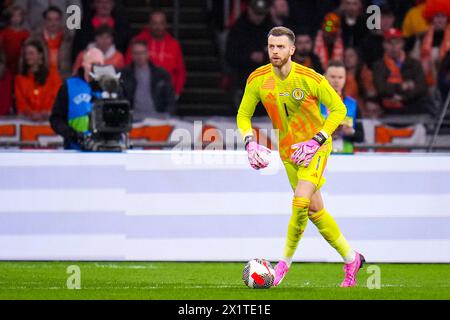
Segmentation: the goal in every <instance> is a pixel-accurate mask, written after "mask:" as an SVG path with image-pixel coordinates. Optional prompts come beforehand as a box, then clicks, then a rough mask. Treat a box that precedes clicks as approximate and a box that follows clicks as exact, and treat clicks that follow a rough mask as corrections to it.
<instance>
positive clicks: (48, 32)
mask: <svg viewBox="0 0 450 320" xmlns="http://www.w3.org/2000/svg"><path fill="white" fill-rule="evenodd" d="M42 15H43V17H44V22H43V26H42V28H39V29H38V30H37V31H36V32H35V33H33V34H32V35H31V37H32V38H33V39H38V40H39V41H41V42H42V43H44V44H45V45H46V49H47V52H48V63H49V67H50V68H51V69H54V70H58V72H59V75H60V76H61V78H63V79H65V78H67V77H68V76H69V75H70V69H71V68H70V67H71V66H70V62H71V56H70V55H71V49H72V48H71V46H72V40H73V38H72V36H71V35H70V34H69V33H67V32H65V28H64V26H63V21H62V18H63V13H62V12H61V10H60V9H59V8H58V7H56V6H50V7H48V8H47V10H45V11H44V13H43V14H42Z"/></svg>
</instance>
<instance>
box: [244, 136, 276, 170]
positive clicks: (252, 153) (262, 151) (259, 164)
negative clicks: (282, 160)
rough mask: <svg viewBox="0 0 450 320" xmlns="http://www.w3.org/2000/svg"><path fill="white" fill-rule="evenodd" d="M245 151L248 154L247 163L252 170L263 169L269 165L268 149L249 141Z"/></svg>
mask: <svg viewBox="0 0 450 320" xmlns="http://www.w3.org/2000/svg"><path fill="white" fill-rule="evenodd" d="M246 150H247V152H248V162H250V165H251V166H252V168H253V169H255V170H259V169H264V168H266V167H267V166H268V165H269V156H270V149H268V148H266V147H264V146H262V145H260V144H258V143H256V142H255V141H250V142H249V143H248V144H247V147H246Z"/></svg>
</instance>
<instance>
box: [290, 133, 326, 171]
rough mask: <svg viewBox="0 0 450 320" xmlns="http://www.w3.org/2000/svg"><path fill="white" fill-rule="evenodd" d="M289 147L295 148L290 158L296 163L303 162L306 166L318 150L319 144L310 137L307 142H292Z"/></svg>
mask: <svg viewBox="0 0 450 320" xmlns="http://www.w3.org/2000/svg"><path fill="white" fill-rule="evenodd" d="M291 148H292V149H296V150H295V151H294V153H292V155H291V160H292V161H293V162H294V163H295V164H296V165H301V164H303V166H304V167H305V168H307V167H308V166H309V163H310V162H311V160H312V158H313V157H314V155H315V154H316V152H317V150H319V148H320V144H319V143H318V142H317V141H316V140H314V139H311V140H309V141H308V142H300V143H296V144H293V145H292V146H291Z"/></svg>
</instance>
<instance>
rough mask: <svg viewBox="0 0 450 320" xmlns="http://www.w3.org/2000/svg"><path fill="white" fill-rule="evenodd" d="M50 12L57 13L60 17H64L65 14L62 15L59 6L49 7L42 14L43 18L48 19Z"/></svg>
mask: <svg viewBox="0 0 450 320" xmlns="http://www.w3.org/2000/svg"><path fill="white" fill-rule="evenodd" d="M49 12H56V13H58V14H59V16H60V17H62V16H63V13H62V11H61V9H60V8H58V7H57V6H49V7H48V8H47V9H46V10H45V11H44V12H43V13H42V17H43V18H44V19H47V15H48V13H49Z"/></svg>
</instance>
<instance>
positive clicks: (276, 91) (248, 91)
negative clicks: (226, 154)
mask: <svg viewBox="0 0 450 320" xmlns="http://www.w3.org/2000/svg"><path fill="white" fill-rule="evenodd" d="M259 101H261V102H262V104H263V105H264V107H265V109H266V111H267V114H268V115H269V117H270V119H271V120H272V124H273V127H274V129H278V130H279V137H278V140H279V141H278V147H279V151H280V156H281V158H282V159H283V160H288V159H289V157H290V155H291V153H292V152H293V150H292V149H291V146H292V145H293V144H295V143H298V142H304V141H308V140H310V139H311V138H312V137H313V136H314V135H315V134H316V133H318V132H319V131H320V130H323V131H324V132H326V133H327V134H328V137H329V138H328V139H327V141H326V142H325V144H324V146H323V147H324V148H326V147H329V144H330V143H331V135H332V134H333V132H334V131H335V130H336V128H337V127H338V126H339V124H340V123H341V122H342V120H344V118H345V116H346V114H347V109H346V107H345V105H344V103H343V102H342V100H341V98H340V97H339V95H338V94H337V93H336V91H335V90H334V89H333V88H332V87H331V85H330V84H329V83H328V81H327V80H326V79H325V78H324V77H323V76H322V75H320V74H318V73H317V72H315V71H314V70H312V69H310V68H307V67H304V66H302V65H300V64H297V63H295V62H292V68H291V71H290V73H289V75H288V76H287V78H286V79H284V80H281V79H280V78H279V77H278V76H277V75H276V74H275V73H274V71H273V67H272V64H267V65H265V66H262V67H260V68H258V69H256V70H255V71H254V72H252V73H251V74H250V76H249V77H248V79H247V84H246V86H245V92H244V96H243V98H242V101H241V105H240V106H239V111H238V115H237V125H238V128H239V130H240V132H241V134H242V136H243V137H246V136H248V135H251V134H252V124H251V118H252V116H253V113H254V111H255V107H256V105H257V104H258V102H259ZM320 103H322V104H324V105H325V106H326V107H327V109H328V110H329V114H328V117H327V119H325V118H324V117H323V115H322V113H321V109H320Z"/></svg>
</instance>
